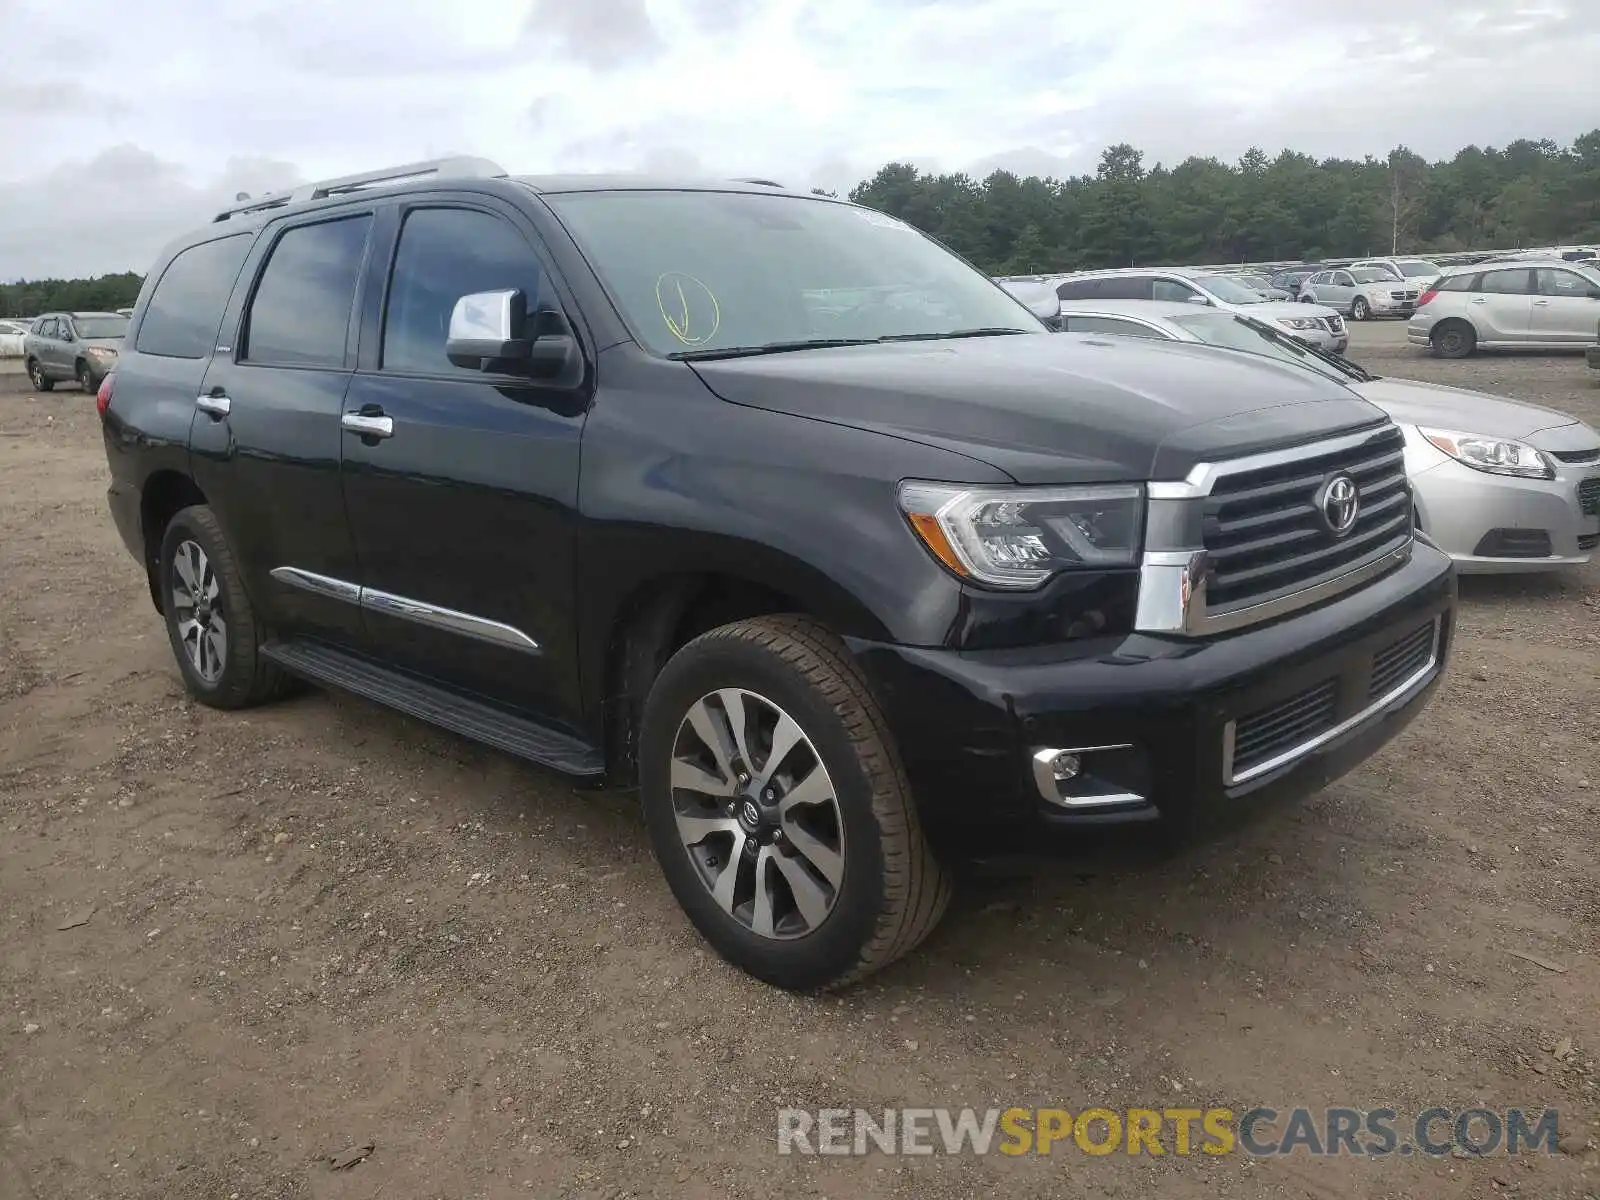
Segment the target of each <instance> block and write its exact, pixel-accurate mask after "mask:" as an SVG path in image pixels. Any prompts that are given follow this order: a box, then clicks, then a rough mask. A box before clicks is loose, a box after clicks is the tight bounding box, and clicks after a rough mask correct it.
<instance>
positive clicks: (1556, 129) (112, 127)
mask: <svg viewBox="0 0 1600 1200" xmlns="http://www.w3.org/2000/svg"><path fill="white" fill-rule="evenodd" d="M1593 3H1594V0H1478V2H1477V3H1476V4H1474V3H1473V2H1472V0H1408V3H1405V4H1396V3H1393V0H1342V2H1341V3H1338V4H1317V5H1307V6H1300V7H1298V8H1292V9H1288V10H1286V9H1285V8H1284V7H1283V6H1282V4H1281V3H1276V2H1275V0H1206V2H1205V3H1195V2H1194V0H1142V3H1141V4H1140V5H1139V6H1138V9H1137V19H1132V17H1131V16H1130V11H1129V10H1128V9H1127V7H1126V6H1117V5H1098V4H1089V3H1088V2H1087V0H1081V2H1076V3H1074V2H1070V0H454V2H452V3H449V4H444V3H440V2H439V0H386V2H385V3H382V4H380V3H376V2H375V0H342V2H341V3H337V4H331V3H328V2H327V0H224V2H223V3H221V4H218V3H215V2H207V0H141V3H140V4H139V5H137V6H133V7H132V8H130V7H129V6H127V5H126V4H119V3H114V2H113V0H74V3H73V6H72V14H73V15H72V22H73V25H74V26H75V27H76V28H80V29H89V30H96V31H98V33H97V36H96V39H95V56H96V57H95V64H94V70H93V71H92V72H84V71H83V70H82V69H81V65H80V64H78V63H77V62H75V61H74V60H73V58H72V56H70V55H66V54H59V55H58V54H31V53H28V52H27V50H26V47H28V46H47V45H59V44H60V42H59V38H60V21H61V8H60V6H59V5H58V4H54V3H48V2H47V0H0V26H3V27H4V28H5V29H6V49H5V51H4V53H5V54H6V55H7V57H8V58H9V59H10V60H11V62H13V63H17V64H22V63H25V64H26V68H25V69H10V68H8V69H7V70H5V71H0V278H15V277H18V276H37V275H47V274H57V275H72V274H79V273H84V272H99V271H110V270H122V269H127V268H130V267H131V268H134V269H140V270H142V269H143V268H144V267H145V266H146V265H148V262H149V260H150V258H151V256H152V255H153V254H154V253H155V251H156V249H157V248H158V247H159V245H160V244H161V243H162V242H163V241H165V240H166V239H167V238H168V237H169V236H171V235H173V234H176V233H178V232H180V231H181V230H182V229H183V228H184V227H186V226H188V225H191V224H193V223H194V222H196V221H198V220H204V219H205V218H206V217H207V216H209V215H210V212H211V210H212V208H214V207H215V205H216V204H217V203H218V202H219V201H221V200H226V199H228V198H230V197H231V196H232V194H233V192H234V191H235V190H239V189H240V188H245V190H251V191H255V190H264V189H267V188H270V187H275V186H282V185H284V184H287V183H290V182H293V180H294V178H296V177H315V176H319V175H334V174H343V173H346V172H350V171H356V170H361V169H365V168H368V167H372V166H377V165H382V164H384V163H395V162H406V161H410V160H413V159H418V158H426V157H432V156H435V155H442V154H449V153H471V154H483V155H487V156H489V157H492V158H495V159H497V160H499V161H501V162H502V163H504V164H505V165H506V166H507V167H509V168H510V169H512V170H514V171H519V172H529V173H537V172H542V171H572V170H579V171H581V170H602V169H623V170H632V169H649V170H653V171H658V172H665V171H670V172H695V173H717V174H728V175H747V174H759V175H764V176H770V177H774V178H778V179H782V180H784V181H786V182H792V183H795V184H804V185H811V184H820V185H822V186H825V187H829V188H837V189H840V190H844V189H847V188H849V187H850V186H851V185H853V184H854V183H855V182H857V181H858V180H859V179H860V178H862V177H863V176H864V175H866V174H869V173H871V172H872V171H874V170H876V169H877V167H878V166H880V165H882V164H883V163H885V162H887V161H890V160H900V161H907V160H910V161H914V162H916V163H918V164H919V165H921V166H924V167H927V168H938V169H945V170H957V169H970V170H977V171H980V172H981V171H987V170H989V169H992V168H994V167H997V166H1003V167H1007V168H1009V169H1016V170H1021V171H1031V170H1054V171H1056V172H1058V173H1065V172H1072V173H1076V172H1087V171H1092V170H1093V167H1094V163H1095V161H1096V158H1097V156H1098V154H1099V151H1100V149H1101V148H1102V147H1103V146H1105V145H1106V144H1108V143H1110V142H1114V141H1131V142H1133V143H1134V144H1135V145H1137V146H1139V147H1140V148H1141V149H1143V150H1144V151H1145V153H1146V161H1147V162H1154V161H1156V160H1164V161H1166V162H1168V163H1172V162H1175V161H1176V160H1178V159H1180V158H1182V157H1184V156H1186V155H1188V154H1216V155H1218V156H1220V157H1223V158H1228V159H1232V158H1236V157H1237V156H1238V155H1239V154H1241V153H1242V152H1243V151H1244V150H1245V149H1246V148H1247V147H1248V146H1250V145H1252V144H1259V145H1261V146H1263V147H1264V148H1266V149H1267V150H1268V152H1269V153H1271V152H1275V151H1276V150H1278V149H1279V148H1281V147H1283V146H1285V145H1287V146H1290V147H1293V148H1295V149H1298V150H1304V151H1307V152H1309V153H1312V154H1315V155H1319V156H1322V155H1335V154H1337V155H1345V156H1353V157H1359V156H1361V155H1364V154H1369V153H1370V154H1374V155H1379V156H1381V155H1383V154H1385V153H1386V152H1387V151H1388V150H1389V149H1390V148H1391V147H1392V146H1394V145H1395V144H1397V143H1401V142H1403V143H1405V144H1407V145H1409V146H1411V147H1412V149H1414V150H1416V151H1418V152H1419V153H1422V154H1424V155H1425V156H1429V157H1438V156H1442V155H1447V154H1450V153H1452V152H1454V151H1455V150H1456V149H1458V148H1459V147H1460V146H1462V145H1465V144H1467V143H1478V144H1504V143H1505V142H1506V141H1509V140H1511V139H1513V138H1516V137H1542V136H1548V137H1553V138H1556V139H1558V140H1562V141H1566V140H1570V139H1571V138H1572V137H1573V136H1575V135H1576V134H1578V133H1580V132H1583V131H1584V130H1585V129H1586V128H1588V127H1590V126H1592V125H1594V124H1595V119H1596V112H1595V108H1594V104H1593V100H1592V96H1593V88H1592V87H1591V86H1590V85H1589V82H1588V80H1589V73H1588V70H1587V64H1589V63H1592V62H1594V61H1595V60H1596V52H1597V51H1600V24H1597V23H1596V22H1594V21H1592V20H1590V19H1587V18H1588V17H1589V16H1590V15H1591V14H1590V13H1589V9H1590V8H1591V7H1592V4H1593ZM290 164H293V165H290ZM241 180H244V181H246V182H247V183H248V184H249V185H250V186H249V187H247V188H246V187H245V183H242V182H240V181H241Z"/></svg>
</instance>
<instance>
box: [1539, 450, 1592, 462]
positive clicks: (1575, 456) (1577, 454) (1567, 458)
mask: <svg viewBox="0 0 1600 1200" xmlns="http://www.w3.org/2000/svg"><path fill="white" fill-rule="evenodd" d="M1550 453H1551V454H1553V455H1554V456H1555V457H1556V458H1558V459H1560V460H1561V461H1562V462H1565V463H1586V462H1600V446H1596V447H1595V448H1594V449H1593V450H1551V451H1550Z"/></svg>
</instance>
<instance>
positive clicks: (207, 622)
mask: <svg viewBox="0 0 1600 1200" xmlns="http://www.w3.org/2000/svg"><path fill="white" fill-rule="evenodd" d="M172 611H173V615H174V617H175V618H176V620H177V624H178V640H179V641H181V642H182V643H183V650H184V653H185V654H186V655H188V657H189V665H190V666H192V667H193V668H194V670H195V673H196V674H197V675H199V676H200V678H201V679H202V680H203V681H204V682H206V683H207V684H215V683H216V682H217V681H218V680H219V679H221V678H222V670H223V666H224V664H225V663H226V662H227V655H228V623H227V619H226V617H225V616H224V614H223V611H222V588H221V585H220V584H219V583H218V581H217V574H216V572H215V571H214V570H213V569H212V567H211V560H210V559H208V558H207V557H206V552H205V551H204V550H202V549H201V548H200V544H199V543H198V542H193V541H182V542H179V543H178V548H177V551H176V552H175V553H174V554H173V556H172Z"/></svg>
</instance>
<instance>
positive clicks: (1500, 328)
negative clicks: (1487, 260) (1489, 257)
mask: <svg viewBox="0 0 1600 1200" xmlns="http://www.w3.org/2000/svg"><path fill="white" fill-rule="evenodd" d="M1478 287H1479V288H1480V290H1479V291H1478V292H1476V293H1474V294H1473V295H1470V296H1468V297H1467V314H1468V316H1470V317H1471V318H1472V323H1473V324H1474V325H1476V326H1477V327H1478V340H1479V341H1481V342H1525V341H1527V340H1528V338H1529V332H1528V326H1529V322H1530V321H1531V320H1532V316H1533V294H1532V293H1533V271H1532V270H1531V269H1530V268H1528V267H1510V268H1506V269H1504V270H1499V271H1485V272H1484V273H1483V279H1482V281H1481V282H1480V283H1479V285H1478Z"/></svg>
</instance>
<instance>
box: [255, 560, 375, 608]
mask: <svg viewBox="0 0 1600 1200" xmlns="http://www.w3.org/2000/svg"><path fill="white" fill-rule="evenodd" d="M269 573H270V574H271V576H272V577H273V578H274V579H276V580H277V581H278V582H279V583H286V584H288V585H289V586H290V587H297V588H299V589H300V590H301V591H306V592H315V593H316V594H317V595H319V596H328V597H330V598H332V599H334V600H344V601H346V602H347V603H350V604H360V603H361V588H360V586H359V585H358V584H354V583H351V582H349V581H348V580H345V579H335V578H334V577H333V576H331V575H318V574H317V573H316V572H315V571H302V570H301V569H300V568H299V567H273V568H272V570H271V572H269Z"/></svg>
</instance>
